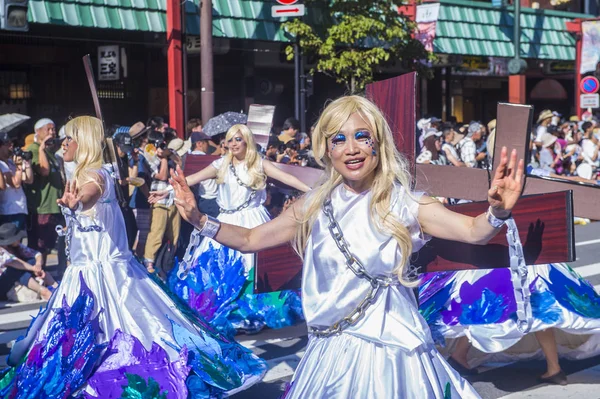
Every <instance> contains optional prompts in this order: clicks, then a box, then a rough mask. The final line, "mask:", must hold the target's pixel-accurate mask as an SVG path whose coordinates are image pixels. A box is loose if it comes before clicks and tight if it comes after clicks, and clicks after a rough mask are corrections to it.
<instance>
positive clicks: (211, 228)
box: [200, 215, 221, 238]
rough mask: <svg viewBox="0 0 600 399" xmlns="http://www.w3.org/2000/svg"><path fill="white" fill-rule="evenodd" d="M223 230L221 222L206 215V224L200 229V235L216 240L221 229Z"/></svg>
mask: <svg viewBox="0 0 600 399" xmlns="http://www.w3.org/2000/svg"><path fill="white" fill-rule="evenodd" d="M220 228H221V222H219V220H218V219H216V218H214V217H212V216H208V215H206V222H204V226H202V228H201V229H200V235H202V236H204V237H208V238H214V237H215V236H216V235H217V233H218V232H219V229H220Z"/></svg>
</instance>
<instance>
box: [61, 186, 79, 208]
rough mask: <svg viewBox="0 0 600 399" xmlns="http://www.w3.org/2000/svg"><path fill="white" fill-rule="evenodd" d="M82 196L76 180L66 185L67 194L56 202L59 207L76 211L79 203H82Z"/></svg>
mask: <svg viewBox="0 0 600 399" xmlns="http://www.w3.org/2000/svg"><path fill="white" fill-rule="evenodd" d="M81 197H82V196H81V194H79V188H78V187H77V182H76V181H75V180H73V181H71V182H69V181H67V184H66V185H65V192H64V194H63V196H62V198H60V199H57V200H56V202H57V203H58V204H59V205H62V206H65V207H67V208H69V209H71V210H76V209H77V206H78V205H79V201H81Z"/></svg>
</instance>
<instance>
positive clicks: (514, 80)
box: [508, 0, 527, 104]
mask: <svg viewBox="0 0 600 399" xmlns="http://www.w3.org/2000/svg"><path fill="white" fill-rule="evenodd" d="M513 2H514V3H515V13H514V21H513V28H514V30H513V36H514V38H513V43H514V47H515V57H514V58H513V59H512V60H510V61H509V62H508V73H509V74H510V76H509V77H508V102H510V103H514V104H525V101H526V98H525V81H526V77H525V70H526V69H527V62H526V61H525V60H524V59H522V58H521V0H513Z"/></svg>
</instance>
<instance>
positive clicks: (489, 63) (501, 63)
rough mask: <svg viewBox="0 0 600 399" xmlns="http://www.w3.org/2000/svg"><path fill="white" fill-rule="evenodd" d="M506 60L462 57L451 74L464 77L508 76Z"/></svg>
mask: <svg viewBox="0 0 600 399" xmlns="http://www.w3.org/2000/svg"><path fill="white" fill-rule="evenodd" d="M508 60H509V59H508V58H496V57H477V56H462V57H461V60H460V61H459V66H457V67H455V68H452V74H454V75H465V76H508Z"/></svg>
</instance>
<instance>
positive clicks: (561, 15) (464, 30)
mask: <svg viewBox="0 0 600 399" xmlns="http://www.w3.org/2000/svg"><path fill="white" fill-rule="evenodd" d="M590 17H591V16H589V15H587V14H576V13H570V12H563V11H554V10H540V9H538V10H535V9H531V8H522V9H521V53H520V56H521V57H523V58H532V59H548V60H574V59H575V38H574V37H573V36H572V35H571V34H570V33H569V32H567V30H566V29H567V28H566V26H565V22H567V21H571V20H573V19H575V18H590ZM513 21H514V13H513V8H512V6H511V7H509V8H501V7H494V6H492V5H491V4H489V3H484V2H480V1H462V0H441V1H440V12H439V17H438V20H437V26H436V33H435V40H434V42H433V49H434V52H436V53H443V54H457V55H477V56H489V57H514V46H513V29H514V26H513Z"/></svg>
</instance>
